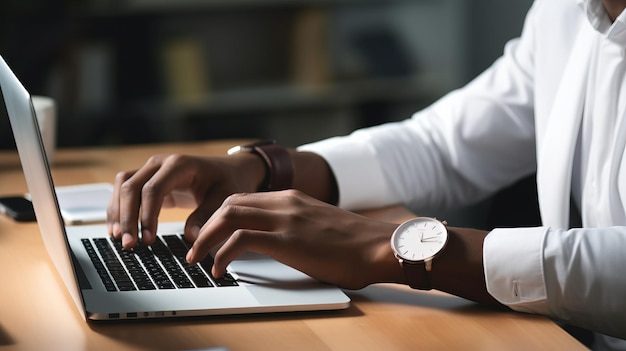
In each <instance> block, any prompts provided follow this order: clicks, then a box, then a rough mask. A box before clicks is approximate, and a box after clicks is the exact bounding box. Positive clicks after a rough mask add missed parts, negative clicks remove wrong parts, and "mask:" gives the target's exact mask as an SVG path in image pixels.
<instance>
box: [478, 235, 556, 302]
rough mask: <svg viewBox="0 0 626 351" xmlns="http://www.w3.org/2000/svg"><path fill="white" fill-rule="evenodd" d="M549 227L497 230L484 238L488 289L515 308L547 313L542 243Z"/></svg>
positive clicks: (484, 259) (500, 300)
mask: <svg viewBox="0 0 626 351" xmlns="http://www.w3.org/2000/svg"><path fill="white" fill-rule="evenodd" d="M547 232H548V228H543V227H539V228H515V229H495V230H493V231H492V232H491V233H489V235H487V237H486V238H485V242H484V245H483V262H484V268H485V280H486V282H487V291H488V292H489V293H490V294H491V295H492V296H493V297H494V298H495V299H496V300H498V301H499V302H500V303H502V304H504V305H506V306H508V307H510V308H511V309H513V310H516V311H520V312H529V313H540V314H546V313H547V312H548V306H547V293H546V285H545V279H544V273H543V245H544V240H545V237H546V235H547Z"/></svg>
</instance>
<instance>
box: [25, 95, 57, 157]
mask: <svg viewBox="0 0 626 351" xmlns="http://www.w3.org/2000/svg"><path fill="white" fill-rule="evenodd" d="M31 98H32V100H33V107H34V109H35V115H36V116H37V123H38V124H39V130H40V131H41V138H42V139H43V146H44V149H45V150H46V157H47V158H48V163H49V164H52V163H53V162H54V153H55V151H56V128H57V120H56V119H57V118H56V104H55V103H54V99H52V98H50V97H47V96H32V97H31Z"/></svg>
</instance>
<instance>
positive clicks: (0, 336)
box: [0, 324, 15, 346]
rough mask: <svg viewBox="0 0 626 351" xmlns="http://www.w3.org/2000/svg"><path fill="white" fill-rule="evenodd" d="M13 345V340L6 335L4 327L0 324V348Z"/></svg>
mask: <svg viewBox="0 0 626 351" xmlns="http://www.w3.org/2000/svg"><path fill="white" fill-rule="evenodd" d="M13 344H15V340H13V338H12V337H11V335H9V333H7V331H6V330H5V329H4V327H3V326H2V325H1V324H0V346H7V345H13Z"/></svg>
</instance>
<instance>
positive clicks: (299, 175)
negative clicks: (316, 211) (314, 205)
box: [290, 150, 338, 204]
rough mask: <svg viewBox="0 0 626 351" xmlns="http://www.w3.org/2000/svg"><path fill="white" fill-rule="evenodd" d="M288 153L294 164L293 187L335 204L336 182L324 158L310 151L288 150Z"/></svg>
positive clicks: (336, 198)
mask: <svg viewBox="0 0 626 351" xmlns="http://www.w3.org/2000/svg"><path fill="white" fill-rule="evenodd" d="M290 153H291V157H292V161H293V166H294V173H293V188H294V189H298V190H300V191H302V192H304V193H306V194H308V195H310V196H312V197H314V198H316V199H319V200H321V201H324V202H327V203H330V204H337V200H338V190H337V183H336V180H335V176H334V175H333V172H332V171H331V169H330V167H329V166H328V163H326V161H325V160H324V158H322V157H321V156H319V155H317V154H315V153H312V152H304V151H301V152H298V151H295V150H290Z"/></svg>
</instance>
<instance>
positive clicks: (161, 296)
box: [0, 56, 350, 320]
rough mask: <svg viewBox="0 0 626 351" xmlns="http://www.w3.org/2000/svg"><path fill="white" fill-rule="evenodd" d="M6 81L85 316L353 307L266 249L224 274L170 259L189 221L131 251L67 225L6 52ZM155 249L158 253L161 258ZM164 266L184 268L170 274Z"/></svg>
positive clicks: (26, 159)
mask: <svg viewBox="0 0 626 351" xmlns="http://www.w3.org/2000/svg"><path fill="white" fill-rule="evenodd" d="M0 88H1V91H2V95H3V97H4V101H5V105H6V108H7V112H8V116H9V120H10V122H11V127H12V129H13V135H14V137H15V142H16V145H17V150H18V153H19V157H20V161H21V163H22V168H23V171H24V174H25V177H26V182H27V186H28V190H29V192H30V194H31V197H32V201H33V205H34V208H35V213H36V216H37V222H38V224H39V229H40V231H41V236H42V239H43V242H44V245H45V247H46V250H47V251H48V254H49V255H50V258H51V259H52V261H53V262H54V265H55V266H56V269H57V271H58V272H59V275H60V277H61V278H62V280H63V282H64V283H65V285H66V287H67V289H68V290H69V292H70V294H71V296H72V298H73V300H74V302H75V303H76V306H77V307H78V309H79V311H80V312H81V314H82V315H83V317H84V318H86V319H92V320H120V319H137V318H161V317H175V316H176V317H180V316H201V315H218V314H246V313H265V312H286V311H314V310H334V309H343V308H347V307H348V306H349V304H350V299H349V298H348V297H347V296H346V295H345V294H344V293H343V291H341V290H340V289H338V288H337V287H334V286H329V285H327V284H323V283H320V282H318V281H316V280H314V279H312V278H310V277H309V276H307V275H305V274H303V273H301V272H299V271H297V270H294V269H293V268H291V267H288V266H286V265H283V264H281V263H279V262H277V261H274V260H272V259H269V258H267V257H264V256H260V255H254V254H246V255H244V256H243V257H241V258H240V259H238V260H236V261H234V262H232V263H231V265H230V266H229V267H228V270H229V275H228V276H227V279H225V280H218V279H215V278H213V277H211V276H210V275H208V277H204V278H203V277H199V274H205V275H206V273H207V272H208V271H209V269H208V267H210V264H211V263H210V262H209V261H207V262H205V263H204V266H203V265H202V264H198V265H197V266H195V267H189V266H188V265H185V263H184V260H182V262H181V260H180V259H177V258H176V257H177V256H176V254H174V258H173V259H169V261H168V260H167V259H166V258H163V260H161V258H160V256H159V255H162V256H166V254H167V253H168V252H169V253H170V254H172V253H175V251H177V250H178V251H180V250H181V249H180V246H181V245H188V244H187V243H185V242H184V240H183V241H180V238H181V235H180V234H181V233H182V232H183V225H184V224H183V223H160V224H159V232H160V233H161V234H164V235H165V236H161V239H159V241H160V242H161V243H162V244H163V245H161V246H164V247H165V249H163V247H161V248H160V249H158V250H157V249H156V248H155V246H153V247H149V248H143V249H142V250H136V252H132V253H128V252H122V251H123V250H119V248H117V247H116V243H115V241H114V240H111V238H109V237H108V235H107V234H106V233H107V232H106V227H105V226H104V225H90V226H65V225H64V222H63V219H62V217H61V214H60V211H59V206H58V201H57V197H56V194H55V191H54V183H53V179H52V176H51V173H50V167H49V165H48V162H47V159H46V156H45V150H44V147H43V142H42V139H41V135H40V131H39V127H38V124H37V118H36V116H35V112H34V108H33V106H32V102H31V97H30V94H29V93H28V91H27V90H26V89H25V88H24V86H23V85H22V84H21V83H20V82H19V80H18V79H17V77H16V76H15V75H14V74H13V72H12V71H11V69H10V68H9V66H8V65H7V64H6V62H5V61H4V59H3V58H2V57H1V56H0ZM181 242H182V243H181ZM170 243H171V245H172V246H169V245H170ZM107 247H108V248H107ZM144 250H146V251H144ZM157 251H158V252H157ZM157 253H159V255H157ZM180 255H181V253H180V252H178V257H180ZM123 256H124V257H123ZM144 256H146V257H144ZM149 256H157V257H156V261H153V259H152V258H150V257H149ZM116 259H117V260H118V261H122V263H124V262H123V261H124V260H126V261H129V260H130V261H133V260H134V261H135V262H134V265H135V266H138V267H136V268H138V269H139V272H140V271H141V269H143V271H144V272H148V273H156V277H155V275H152V276H149V277H148V278H146V277H145V276H143V275H141V273H133V272H131V270H130V269H128V268H126V267H127V266H125V267H124V268H123V269H121V270H120V269H119V268H116V267H118V266H117V264H116V263H115V260H116ZM209 259H210V257H209ZM155 262H156V263H155ZM172 262H173V263H172ZM126 263H127V262H126ZM172 265H173V266H172ZM166 266H167V267H166ZM170 266H172V267H170ZM174 266H177V267H174ZM166 268H169V269H174V271H175V272H178V273H168V272H166ZM159 270H160V271H159ZM162 272H165V274H163V273H162ZM180 272H183V273H182V274H181V273H180ZM124 273H126V277H127V278H124V277H123V275H124ZM133 278H137V279H133ZM128 279H130V282H129V281H128ZM168 280H169V283H168V282H167V281H168ZM189 281H190V282H191V286H190V285H189ZM207 281H208V283H207ZM151 284H152V286H150V285H151ZM172 285H173V287H172ZM207 285H211V286H207Z"/></svg>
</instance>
